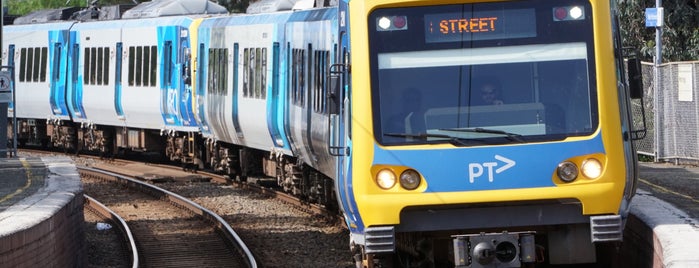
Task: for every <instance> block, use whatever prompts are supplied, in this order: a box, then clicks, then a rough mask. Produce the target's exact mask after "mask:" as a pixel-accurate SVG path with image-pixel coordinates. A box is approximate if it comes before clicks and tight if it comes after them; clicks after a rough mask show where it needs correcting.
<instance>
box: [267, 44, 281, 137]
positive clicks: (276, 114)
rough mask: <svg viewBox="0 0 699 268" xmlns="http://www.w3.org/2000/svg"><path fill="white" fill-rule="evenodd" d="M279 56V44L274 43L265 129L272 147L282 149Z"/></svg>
mask: <svg viewBox="0 0 699 268" xmlns="http://www.w3.org/2000/svg"><path fill="white" fill-rule="evenodd" d="M279 54H280V52H279V43H278V42H275V43H274V45H273V47H272V92H270V97H269V100H270V101H268V102H267V103H268V105H269V106H268V107H267V111H268V113H269V115H270V116H268V117H267V127H268V128H269V130H270V133H271V135H272V140H273V141H274V146H276V147H284V145H285V144H284V137H283V136H282V133H283V132H282V129H281V126H280V122H279V118H280V116H283V114H281V113H282V111H284V109H283V107H282V105H284V100H283V99H282V96H281V95H280V94H279V57H280V55H279Z"/></svg>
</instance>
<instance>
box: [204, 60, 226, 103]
mask: <svg viewBox="0 0 699 268" xmlns="http://www.w3.org/2000/svg"><path fill="white" fill-rule="evenodd" d="M208 76H209V81H208V82H209V86H208V87H207V88H208V93H209V94H217V95H222V96H225V95H227V93H228V49H227V48H210V49H209V74H208Z"/></svg>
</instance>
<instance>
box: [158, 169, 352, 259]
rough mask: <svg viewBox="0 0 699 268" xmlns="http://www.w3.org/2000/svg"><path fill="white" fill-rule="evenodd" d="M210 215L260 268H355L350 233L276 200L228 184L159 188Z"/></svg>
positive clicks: (335, 224)
mask: <svg viewBox="0 0 699 268" xmlns="http://www.w3.org/2000/svg"><path fill="white" fill-rule="evenodd" d="M158 186H161V187H163V188H166V189H168V190H171V191H173V192H176V193H178V194H180V195H183V196H185V197H187V198H190V199H192V200H193V201H194V202H197V203H199V204H201V205H203V206H204V207H207V208H208V209H210V210H212V211H214V212H215V213H217V214H219V215H220V216H221V217H223V218H224V219H226V221H227V222H228V223H229V224H230V225H231V226H232V227H233V229H234V230H235V231H236V232H237V233H238V235H239V236H240V237H241V238H242V239H243V240H244V241H246V243H247V245H248V247H249V248H250V250H252V251H253V252H254V253H255V254H256V257H257V260H258V264H259V265H260V266H261V267H354V266H353V263H352V261H351V254H350V251H349V246H348V237H349V234H348V232H347V230H345V229H344V228H342V227H341V223H335V222H327V221H325V220H324V219H322V218H319V217H314V216H311V215H309V214H308V213H306V212H302V211H299V210H298V209H296V208H295V207H293V206H291V205H288V204H285V203H282V202H280V201H278V200H276V199H273V198H270V197H266V196H263V195H260V194H255V193H251V192H250V191H247V190H244V189H239V188H236V187H233V186H228V185H213V184H209V183H186V184H182V183H170V184H162V185H160V184H159V185H158Z"/></svg>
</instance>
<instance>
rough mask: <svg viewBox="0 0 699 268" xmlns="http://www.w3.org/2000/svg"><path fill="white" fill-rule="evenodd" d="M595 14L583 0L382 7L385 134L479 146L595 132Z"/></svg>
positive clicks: (374, 19) (377, 34)
mask: <svg viewBox="0 0 699 268" xmlns="http://www.w3.org/2000/svg"><path fill="white" fill-rule="evenodd" d="M591 11H592V10H591V6H590V4H589V2H587V1H579V0H563V1H539V0H535V1H517V2H498V3H477V4H464V5H441V6H426V7H408V8H387V9H378V10H375V11H374V12H372V14H371V16H370V17H369V21H368V23H369V32H370V34H369V47H370V53H371V63H372V66H373V67H372V69H371V85H372V100H373V103H372V107H373V111H374V130H375V138H376V139H377V141H378V142H379V143H381V144H383V145H401V144H425V143H444V142H451V143H453V144H456V145H459V146H462V145H463V146H470V145H482V144H501V143H512V142H528V141H546V140H560V139H564V138H566V137H570V136H583V135H590V134H591V133H592V132H594V131H595V129H596V128H597V125H598V121H599V120H598V116H597V97H596V83H595V74H594V50H593V48H594V47H593V39H592V38H593V33H592V12H591Z"/></svg>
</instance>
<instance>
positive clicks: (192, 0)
mask: <svg viewBox="0 0 699 268" xmlns="http://www.w3.org/2000/svg"><path fill="white" fill-rule="evenodd" d="M197 14H228V10H227V9H226V8H225V7H223V6H221V5H219V4H216V3H213V2H211V1H209V0H155V1H150V2H144V3H141V4H139V5H138V6H136V7H134V8H132V9H129V10H128V11H126V12H124V15H123V16H122V18H124V19H137V18H154V17H162V16H177V15H197Z"/></svg>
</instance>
